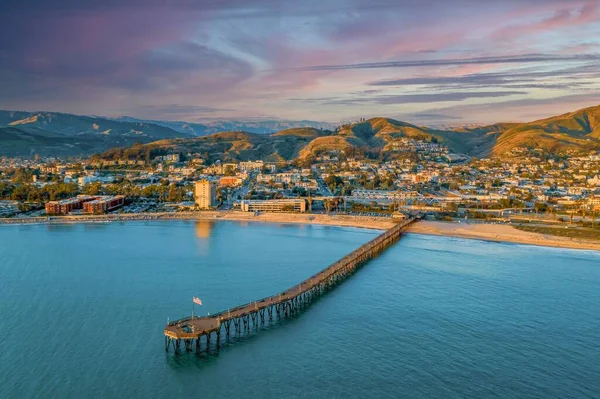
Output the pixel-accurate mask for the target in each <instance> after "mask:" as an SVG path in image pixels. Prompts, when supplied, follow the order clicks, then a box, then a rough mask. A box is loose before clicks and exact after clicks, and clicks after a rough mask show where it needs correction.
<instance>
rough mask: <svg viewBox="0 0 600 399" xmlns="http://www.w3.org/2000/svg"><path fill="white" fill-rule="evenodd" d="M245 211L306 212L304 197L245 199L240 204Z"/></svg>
mask: <svg viewBox="0 0 600 399" xmlns="http://www.w3.org/2000/svg"><path fill="white" fill-rule="evenodd" d="M240 209H241V210H242V211H243V212H306V201H305V200H303V199H278V200H244V201H242V203H241V204H240Z"/></svg>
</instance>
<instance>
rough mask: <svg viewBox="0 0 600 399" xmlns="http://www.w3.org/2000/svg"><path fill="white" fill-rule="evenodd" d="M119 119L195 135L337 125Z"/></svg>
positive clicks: (267, 132) (267, 131) (283, 122)
mask: <svg viewBox="0 0 600 399" xmlns="http://www.w3.org/2000/svg"><path fill="white" fill-rule="evenodd" d="M115 120H117V121H123V122H137V123H151V124H154V125H158V126H164V127H168V128H169V129H173V130H175V131H177V132H180V133H186V134H191V135H193V136H206V135H208V134H213V133H219V132H227V131H245V132H249V133H260V134H271V133H276V132H278V131H280V130H284V129H292V128H298V127H313V128H316V129H335V127H336V126H337V125H335V124H331V123H327V122H314V121H280V120H261V121H244V122H242V121H228V120H214V121H206V122H203V123H191V122H181V121H180V122H173V121H160V120H144V119H137V118H132V117H129V116H122V117H120V118H116V119H115Z"/></svg>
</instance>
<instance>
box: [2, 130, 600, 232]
mask: <svg viewBox="0 0 600 399" xmlns="http://www.w3.org/2000/svg"><path fill="white" fill-rule="evenodd" d="M397 145H398V147H397V148H396V150H397V151H398V156H397V157H396V159H393V160H388V161H378V160H372V159H365V158H362V159H360V158H356V157H352V156H348V155H347V154H345V153H344V152H343V151H337V150H334V151H325V152H322V153H321V154H319V156H317V157H315V158H314V160H312V162H311V163H310V164H308V165H307V164H304V165H298V163H297V162H277V163H270V162H264V161H262V160H256V161H238V162H236V161H232V160H225V159H224V160H215V161H214V162H213V163H210V164H209V163H207V162H206V160H205V159H203V158H202V156H201V154H195V153H172V154H167V155H161V156H157V157H155V158H153V159H152V160H151V161H150V162H146V161H140V160H134V159H125V160H110V161H106V160H98V159H97V157H92V158H89V159H77V160H71V161H64V160H59V159H54V158H39V157H34V158H33V159H18V158H2V159H0V198H1V202H0V215H1V216H2V217H3V218H4V221H5V222H9V221H10V220H11V219H12V220H21V219H27V218H35V217H48V218H50V217H52V218H55V217H60V216H66V215H70V216H76V215H99V214H105V213H112V214H147V213H173V212H185V211H187V212H190V211H192V212H193V211H199V212H200V211H205V210H216V211H221V212H236V211H237V212H254V213H261V212H288V213H291V212H296V213H326V214H351V215H364V216H371V217H388V218H403V217H404V216H405V215H406V214H408V213H410V212H411V211H415V210H418V211H420V212H424V213H426V214H427V217H428V218H430V219H438V220H453V219H476V220H481V219H484V220H488V221H491V220H496V221H511V220H513V221H514V220H516V221H519V222H520V223H522V222H523V221H529V222H531V221H540V222H541V221H543V222H550V223H555V224H556V223H558V224H560V223H566V224H569V225H573V224H574V223H575V224H579V226H586V227H592V228H593V227H596V223H595V222H596V215H597V214H600V152H597V151H592V152H589V153H587V154H582V153H581V152H579V153H578V154H564V155H549V154H546V153H544V152H543V151H542V150H539V151H535V150H534V151H522V150H521V151H513V153H512V154H511V156H510V157H504V158H502V159H497V158H489V159H477V158H472V157H467V156H462V155H458V154H453V153H451V152H449V150H448V148H446V147H444V146H443V145H440V144H435V143H430V142H423V141H415V140H404V141H403V142H401V143H399V144H397ZM399 145H402V146H399ZM34 220H35V219H34ZM588 233H589V232H588Z"/></svg>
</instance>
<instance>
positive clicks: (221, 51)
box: [0, 0, 600, 125]
mask: <svg viewBox="0 0 600 399" xmlns="http://www.w3.org/2000/svg"><path fill="white" fill-rule="evenodd" d="M2 10H3V11H2V13H0V109H7V110H24V111H57V112H68V113H75V114H87V115H89V114H92V115H103V116H121V115H128V116H133V117H138V118H145V119H163V120H184V121H190V122H194V121H202V120H207V119H222V118H226V119H238V120H250V119H252V120H256V119H273V118H276V119H288V120H304V119H308V120H317V121H328V122H333V123H336V122H342V121H352V120H356V119H358V118H370V117H374V116H384V117H391V118H395V119H400V120H404V121H408V122H412V123H416V124H422V125H459V124H465V123H493V122H501V121H530V120H535V119H538V118H542V117H546V116H551V115H555V114H561V113H565V112H568V111H573V110H576V109H578V108H582V107H586V106H592V105H598V104H600V0H569V1H565V0H502V1H483V0H482V1H480V0H328V1H323V0H319V1H316V0H302V1H298V0H294V1H288V0H195V1H191V0H144V1H142V0H104V1H98V0H54V1H48V0H4V1H3V6H2Z"/></svg>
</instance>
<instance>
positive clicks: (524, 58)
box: [291, 54, 600, 71]
mask: <svg viewBox="0 0 600 399" xmlns="http://www.w3.org/2000/svg"><path fill="white" fill-rule="evenodd" d="M598 60H600V54H577V55H556V54H523V55H509V56H492V57H473V58H456V59H437V60H409V61H384V62H365V63H358V64H339V65H314V66H307V67H298V68H291V69H292V70H295V71H328V70H329V71H330V70H346V69H373V68H415V67H431V66H438V67H439V66H456V65H473V64H528V63H565V62H570V61H598Z"/></svg>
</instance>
